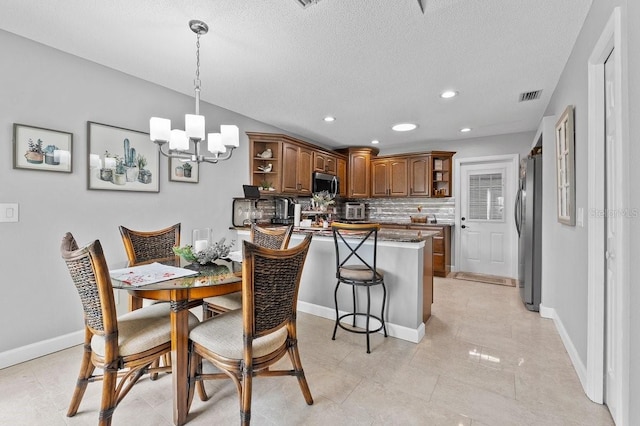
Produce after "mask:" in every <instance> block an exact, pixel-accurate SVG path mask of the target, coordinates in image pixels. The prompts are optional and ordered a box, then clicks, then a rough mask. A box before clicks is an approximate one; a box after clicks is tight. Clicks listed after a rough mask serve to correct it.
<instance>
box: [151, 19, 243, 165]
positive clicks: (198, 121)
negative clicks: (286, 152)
mask: <svg viewBox="0 0 640 426" xmlns="http://www.w3.org/2000/svg"><path fill="white" fill-rule="evenodd" d="M189 27H190V28H191V31H193V32H194V33H196V35H197V39H196V78H195V80H194V85H195V98H196V113H195V114H186V115H185V116H184V130H179V129H173V130H172V129H171V120H169V119H167V118H159V117H151V119H150V120H149V136H150V138H151V140H152V141H153V142H154V143H156V144H158V149H159V150H160V153H161V154H162V155H164V156H165V157H169V158H177V159H180V160H182V161H195V162H198V163H201V162H206V163H217V162H218V161H222V160H228V159H229V158H231V155H232V154H233V150H234V149H235V148H237V147H238V146H239V145H240V134H239V130H238V126H234V125H224V124H223V125H221V126H220V133H209V134H208V135H207V151H209V152H210V153H211V154H212V155H204V154H202V148H201V147H200V142H202V141H204V140H205V126H204V116H203V115H200V36H201V35H203V34H206V33H207V32H208V31H209V26H208V25H207V24H205V23H204V22H202V21H198V20H192V21H189ZM189 141H193V143H194V150H193V151H189V146H190V143H189ZM167 144H168V145H169V150H168V151H166V146H167Z"/></svg>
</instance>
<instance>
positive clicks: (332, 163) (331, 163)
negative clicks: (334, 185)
mask: <svg viewBox="0 0 640 426" xmlns="http://www.w3.org/2000/svg"><path fill="white" fill-rule="evenodd" d="M336 161H337V159H336V157H335V156H333V155H330V154H327V153H326V152H322V151H314V152H313V171H315V172H322V173H329V174H332V175H335V174H337V172H338V165H337V162H336Z"/></svg>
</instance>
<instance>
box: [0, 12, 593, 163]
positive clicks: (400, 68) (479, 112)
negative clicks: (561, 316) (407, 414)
mask: <svg viewBox="0 0 640 426" xmlns="http://www.w3.org/2000/svg"><path fill="white" fill-rule="evenodd" d="M425 3H426V7H425V13H424V14H423V13H422V11H421V9H420V5H419V3H418V1H417V0H322V1H320V2H318V3H317V4H315V5H312V6H309V7H307V8H302V7H301V6H300V5H299V4H298V2H297V1H296V0H260V1H238V0H171V1H168V0H109V1H100V0H48V1H42V0H3V1H2V8H1V9H2V10H1V13H0V28H1V29H4V30H6V31H9V32H12V33H15V34H18V35H21V36H24V37H26V38H29V39H32V40H35V41H37V42H40V43H43V44H46V45H48V46H51V47H54V48H57V49H60V50H62V51H65V52H68V53H71V54H74V55H77V56H80V57H83V58H86V59H89V60H91V61H94V62H97V63H99V64H103V65H106V66H108V67H111V68H114V69H117V70H120V71H122V72H125V73H127V74H131V75H134V76H137V77H140V78H142V79H145V80H148V81H151V82H154V83H157V84H160V85H162V86H166V87H168V88H171V89H174V90H176V91H179V92H182V93H185V94H189V95H192V94H193V78H194V74H195V35H194V34H193V33H192V32H191V31H190V30H189V28H188V21H189V20H190V19H200V20H203V21H205V22H206V23H207V24H208V25H209V28H210V29H209V33H208V34H207V35H204V36H202V38H201V52H200V56H201V70H200V72H201V80H202V100H204V101H206V102H209V103H212V104H216V105H219V106H222V107H224V108H227V109H229V110H232V111H235V112H238V113H240V114H243V115H246V116H248V117H252V118H254V119H257V120H260V121H263V122H266V123H269V124H272V125H274V126H277V127H279V128H281V129H284V130H286V131H288V132H291V133H294V134H297V135H300V136H301V137H304V138H306V139H308V140H311V141H315V142H318V143H320V144H323V145H327V146H334V147H338V146H346V145H365V144H369V142H370V141H371V140H372V139H379V140H380V145H379V147H380V148H381V149H384V150H387V149H391V150H393V149H401V148H402V147H407V146H418V145H419V144H420V143H422V142H426V141H439V142H440V143H439V145H440V146H441V147H442V148H446V141H447V140H456V139H464V138H475V137H482V136H489V135H496V134H503V133H514V132H523V131H531V130H535V129H536V127H537V125H538V123H539V121H540V119H541V117H542V114H543V112H544V109H545V107H546V105H547V103H548V101H549V97H550V96H551V94H552V92H553V90H554V88H555V86H556V84H557V81H558V78H559V76H560V73H561V72H562V69H563V68H564V65H565V63H566V60H567V58H568V56H569V54H570V53H571V48H572V46H573V44H574V42H575V39H576V37H577V34H578V32H579V30H580V28H581V26H582V23H583V22H584V18H585V17H586V14H587V12H588V10H589V7H590V5H591V0H562V1H559V0H427V1H426V2H425ZM445 89H453V90H456V91H458V92H459V96H458V97H456V98H453V99H440V98H439V94H440V92H441V91H443V90H445ZM539 89H542V90H543V91H542V96H541V98H540V99H538V100H535V101H530V102H523V103H520V102H518V98H519V95H520V93H522V92H527V91H533V90H539ZM185 112H186V113H187V112H189V113H190V112H192V111H185ZM149 114H150V115H153V111H149ZM328 114H330V115H334V116H335V117H336V118H337V120H336V121H335V122H333V123H325V122H324V121H323V120H322V118H323V117H324V116H325V115H328ZM406 121H411V122H415V123H417V124H418V126H419V127H418V129H416V130H415V131H412V132H406V133H397V132H393V131H392V130H391V129H390V127H391V125H393V124H395V123H398V122H406ZM466 126H468V127H471V128H472V129H473V131H472V132H470V133H466V134H464V135H463V134H461V133H459V129H460V128H461V127H466ZM242 130H243V131H248V130H249V131H250V130H251V129H242Z"/></svg>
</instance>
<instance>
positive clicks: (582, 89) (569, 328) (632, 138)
mask: <svg viewBox="0 0 640 426" xmlns="http://www.w3.org/2000/svg"><path fill="white" fill-rule="evenodd" d="M616 6H621V7H622V14H623V16H625V17H626V18H624V19H626V22H627V25H626V26H623V33H625V34H626V37H627V38H626V40H627V42H628V44H627V45H626V49H625V51H624V53H623V58H624V59H623V61H624V63H623V69H624V68H625V67H626V75H627V76H628V88H629V91H628V97H627V101H628V108H629V109H628V112H629V145H630V152H629V154H630V155H629V162H630V176H629V182H631V187H630V189H631V190H630V194H629V199H628V207H629V208H638V207H640V192H639V191H638V186H637V184H636V182H638V181H639V179H640V171H639V170H638V167H636V166H635V163H637V159H638V158H640V148H639V146H638V139H639V137H640V124H639V120H638V117H640V107H639V105H638V103H639V99H640V87H639V86H640V64H639V55H638V52H640V30H639V29H638V25H637V19H638V16H640V5H639V4H638V2H637V1H625V0H595V1H594V2H593V4H592V7H591V10H590V12H589V14H588V16H587V18H586V20H585V23H584V26H583V28H582V31H581V33H580V35H579V37H578V39H577V41H576V44H575V46H574V49H573V52H572V54H571V57H570V58H569V61H568V62H567V65H566V67H565V69H564V72H563V74H562V77H561V79H560V81H559V83H558V85H557V88H556V90H555V92H554V94H553V96H552V98H551V101H550V103H549V105H548V107H547V110H546V112H545V116H554V117H555V118H556V119H557V118H558V117H559V116H560V114H561V113H562V111H563V110H564V109H565V108H566V106H567V105H574V106H575V137H576V138H575V159H576V206H577V207H578V208H583V209H584V210H585V227H584V228H581V227H569V226H564V225H560V224H559V223H558V222H557V221H551V222H549V223H548V225H549V226H548V228H547V230H546V232H545V234H544V238H545V239H546V242H545V244H546V246H548V247H553V248H554V251H555V253H557V254H560V253H561V254H562V255H561V256H549V257H547V258H546V261H545V265H544V267H545V268H546V271H545V277H546V278H547V279H550V280H552V282H551V283H547V285H550V286H551V287H553V289H554V293H553V300H546V301H545V303H551V304H552V306H550V307H551V308H553V309H555V311H556V313H557V315H558V317H559V319H560V320H561V321H562V323H563V325H564V327H565V329H566V332H567V334H568V336H569V338H570V339H571V342H572V344H573V346H574V347H575V349H576V351H577V353H578V355H579V356H580V358H581V361H582V363H583V364H584V365H585V366H586V364H587V279H588V276H587V266H588V265H587V259H588V253H587V243H588V241H587V231H588V229H587V222H586V221H587V215H588V211H587V210H588V208H587V207H588V199H587V194H588V188H587V186H586V182H587V156H588V152H587V142H588V110H587V109H588V99H587V97H588V81H587V78H588V74H587V72H588V70H587V63H588V58H589V55H590V54H591V52H592V51H593V49H594V46H595V43H596V41H597V40H598V38H599V37H600V34H602V31H603V30H604V27H605V25H606V23H607V21H608V19H609V17H610V16H611V13H612V12H613V9H614V8H615V7H616ZM623 38H624V35H623ZM623 49H624V47H623ZM623 110H624V105H623ZM551 142H552V141H551ZM554 172H555V171H554V170H547V171H545V176H546V175H547V173H554ZM555 202H556V201H555V192H554V191H545V195H544V203H545V204H547V203H553V205H554V206H555ZM554 213H555V212H554ZM628 226H629V231H630V235H629V239H630V253H629V256H628V258H629V259H630V262H631V263H632V264H631V265H630V268H631V282H630V289H629V296H630V297H629V301H628V302H629V314H630V316H629V324H630V330H629V331H630V333H629V336H628V338H629V343H630V347H629V348H628V349H629V350H628V353H627V354H626V355H627V356H628V357H629V359H630V377H629V402H630V404H629V409H630V412H629V417H628V424H632V425H634V424H640V407H639V406H638V404H637V401H639V400H640V365H639V363H638V362H637V353H638V351H639V350H640V333H639V331H640V314H639V313H638V309H637V306H638V303H640V290H639V289H638V285H637V282H636V280H634V279H633V277H634V275H635V274H634V273H633V267H634V264H633V262H634V261H636V260H637V259H639V258H640V223H639V220H638V218H632V219H630V221H629V223H628ZM634 402H635V403H634Z"/></svg>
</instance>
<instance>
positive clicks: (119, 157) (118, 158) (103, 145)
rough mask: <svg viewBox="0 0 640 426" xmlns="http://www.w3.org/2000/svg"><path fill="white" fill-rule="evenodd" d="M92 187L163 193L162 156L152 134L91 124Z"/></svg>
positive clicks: (90, 183)
mask: <svg viewBox="0 0 640 426" xmlns="http://www.w3.org/2000/svg"><path fill="white" fill-rule="evenodd" d="M87 142H88V149H87V152H88V153H89V159H88V162H87V166H88V179H87V181H88V188H89V189H104V190H110V191H141V192H159V191H160V153H159V152H158V147H157V146H156V145H155V144H154V143H153V142H151V140H150V139H149V134H148V133H144V132H139V131H137V130H130V129H123V128H121V127H115V126H109V125H107V124H100V123H94V122H92V121H89V122H87Z"/></svg>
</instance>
